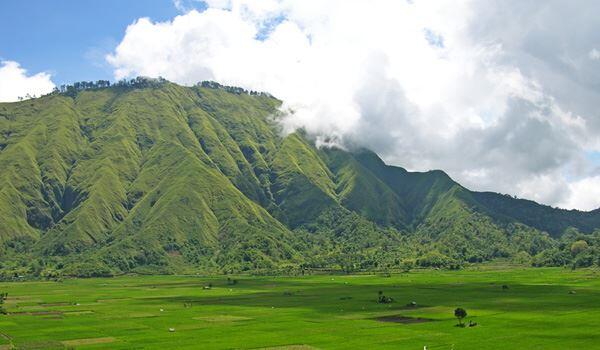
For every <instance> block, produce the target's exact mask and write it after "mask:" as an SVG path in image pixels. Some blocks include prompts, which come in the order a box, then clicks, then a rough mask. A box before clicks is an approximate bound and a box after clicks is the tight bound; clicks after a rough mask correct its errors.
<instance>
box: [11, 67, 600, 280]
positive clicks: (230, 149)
mask: <svg viewBox="0 0 600 350" xmlns="http://www.w3.org/2000/svg"><path fill="white" fill-rule="evenodd" d="M88 85H89V84H88ZM279 104H280V101H278V100H277V99H275V98H273V97H271V96H270V95H267V94H259V93H248V92H246V91H243V90H242V89H239V88H232V87H224V86H221V85H218V84H216V83H202V84H200V85H197V86H193V87H182V86H179V85H176V84H172V83H169V82H167V81H164V80H151V79H145V78H138V79H135V80H132V81H130V82H125V83H119V84H117V85H115V86H112V87H106V86H101V87H92V88H90V89H84V90H81V89H80V90H77V89H73V88H71V89H67V91H66V92H64V93H53V94H51V95H48V96H44V97H42V98H38V99H33V100H28V101H22V102H18V103H3V104H0V254H2V255H3V256H4V257H5V259H4V260H5V261H8V262H9V265H10V262H11V261H14V262H15V263H14V266H15V267H14V268H17V267H18V266H20V265H23V264H25V265H27V264H29V263H30V262H27V261H25V262H22V263H18V262H17V261H19V259H25V260H28V261H35V262H36V264H37V265H36V266H39V265H42V266H43V265H48V266H62V267H64V266H67V267H69V268H71V270H72V271H75V272H74V273H76V274H79V273H81V274H83V275H93V274H96V273H98V271H96V270H95V269H96V267H98V266H100V267H101V268H102V269H103V270H102V271H130V270H137V269H140V268H145V269H147V271H150V272H152V271H162V272H168V271H175V270H180V269H183V268H198V269H203V270H205V271H243V270H257V269H273V268H275V267H281V266H312V267H332V266H337V267H341V268H344V269H352V268H357V267H360V268H376V267H381V266H384V265H385V266H399V264H401V262H402V261H403V260H405V259H417V258H419V259H421V258H420V257H422V259H421V260H418V261H419V262H420V263H421V264H422V265H423V266H433V265H435V266H438V265H439V266H442V265H443V266H451V265H452V266H454V264H455V263H457V262H458V263H460V262H461V261H473V262H476V261H483V260H489V259H493V258H497V257H511V256H514V255H516V254H517V253H522V252H524V254H528V255H531V256H533V255H536V254H542V252H545V253H547V252H549V251H552V252H554V251H555V250H556V249H558V248H557V247H563V248H561V249H563V250H564V249H567V248H565V247H568V245H567V244H558V241H557V239H562V238H561V237H563V232H566V231H569V232H570V233H569V235H568V237H569V238H568V239H573V240H574V239H578V237H579V238H581V237H580V236H578V233H577V232H575V233H573V232H572V230H573V229H576V230H580V231H581V232H582V233H591V232H592V231H594V230H595V229H597V228H599V227H600V212H599V211H592V212H578V211H566V210H560V209H555V208H550V207H547V206H542V205H539V204H537V203H534V202H531V201H525V200H517V199H514V198H510V197H508V196H502V195H498V194H493V193H478V192H471V191H469V190H467V189H465V188H464V187H462V186H460V185H459V184H457V183H456V182H454V181H453V180H452V179H451V178H450V177H448V175H446V174H445V173H444V172H442V171H439V170H438V171H429V172H422V173H421V172H409V171H406V170H405V169H403V168H400V167H394V166H388V165H386V164H385V163H384V162H383V161H382V160H381V159H380V158H379V157H378V156H377V155H376V154H375V153H373V152H370V151H368V150H356V151H345V150H341V149H335V148H324V149H319V148H316V147H315V145H314V143H313V142H312V141H311V139H310V137H309V136H307V135H306V134H305V133H304V132H302V131H298V132H295V133H292V134H289V135H282V134H281V133H280V131H279V130H278V124H277V122H276V119H277V115H278V112H277V108H278V106H279ZM544 232H549V233H550V234H551V235H552V236H553V237H554V238H555V239H553V238H551V237H549V236H548V235H547V234H545V233H544ZM565 237H566V236H565ZM565 239H566V238H565ZM590 242H591V239H590ZM553 254H554V253H553ZM561 254H562V253H561ZM557 256H558V255H556V254H555V255H554V257H553V258H552V259H553V260H552V261H563V260H564V259H563V257H562V255H560V256H558V258H557ZM440 257H444V259H447V261H445V262H444V261H442V262H440ZM436 259H437V260H436ZM561 259H563V260H561ZM442 260H443V259H442ZM432 261H433V262H432ZM436 261H437V262H436ZM19 264H20V265H19ZM436 264H437V265H436ZM84 265H85V268H84V267H83V266H84ZM62 267H61V268H62ZM11 268H12V267H11ZM0 270H1V267H0ZM82 270H86V271H87V272H85V273H84V272H81V271H82ZM90 270H91V271H90ZM11 271H13V270H11ZM36 271H37V270H36ZM77 271H79V272H77ZM0 272H1V271H0ZM38 273H41V272H40V271H38ZM102 273H105V272H102Z"/></svg>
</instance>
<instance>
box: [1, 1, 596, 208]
mask: <svg viewBox="0 0 600 350" xmlns="http://www.w3.org/2000/svg"><path fill="white" fill-rule="evenodd" d="M23 13H27V14H28V16H21V15H20V14H23ZM597 13H600V3H598V2H597V1H594V0H572V1H563V0H546V1H538V0H463V1H454V0H410V1H409V0H406V1H405V0H386V1H383V0H320V1H317V0H303V1H291V0H207V1H197V0H174V1H173V0H160V1H159V0H144V1H142V0H129V1H121V0H109V1H102V2H99V1H91V0H77V1H75V0H63V1H57V2H48V1H42V0H38V1H32V0H29V1H16V0H15V1H3V2H1V3H0V101H14V100H16V99H17V98H18V97H19V96H25V95H26V94H30V95H40V94H43V93H45V92H48V91H49V90H51V89H52V88H53V87H54V86H55V85H60V84H65V83H69V82H74V81H80V80H98V79H109V80H117V79H122V78H129V77H135V76H138V75H143V76H150V77H156V76H162V77H164V78H166V79H169V80H171V81H174V82H177V83H179V84H184V85H190V84H194V83H196V82H198V81H201V80H216V81H219V82H221V83H224V84H228V85H237V86H242V87H245V88H248V89H253V90H260V91H268V92H270V93H272V94H274V95H275V96H276V97H278V98H280V99H281V100H282V101H283V102H284V103H283V106H282V107H281V109H282V111H283V112H284V115H285V117H284V119H283V120H282V124H283V126H284V130H285V131H286V132H291V131H293V130H295V129H296V128H304V129H305V130H307V131H308V132H309V134H311V135H312V136H313V137H314V138H315V139H316V140H317V144H318V145H320V146H322V147H332V146H336V147H342V148H345V149H350V150H351V149H355V148H359V147H367V148H370V149H372V150H374V151H376V152H377V153H378V154H379V155H380V156H382V157H383V158H384V160H385V161H386V162H388V163H389V164H393V165H399V166H403V167H405V168H407V169H409V170H413V171H426V170H430V169H442V170H444V171H446V172H447V173H449V174H450V176H452V177H453V178H454V179H455V180H457V181H459V182H460V183H461V184H463V185H464V186H466V187H468V188H470V189H473V190H479V191H496V192H500V193H506V194H510V195H515V196H518V197H521V198H528V199H533V200H536V201H538V202H541V203H544V204H548V205H552V206H558V207H562V208H569V209H572V208H573V209H580V210H590V209H594V208H598V207H600V108H599V107H600V106H599V103H600V102H599V101H600V16H597Z"/></svg>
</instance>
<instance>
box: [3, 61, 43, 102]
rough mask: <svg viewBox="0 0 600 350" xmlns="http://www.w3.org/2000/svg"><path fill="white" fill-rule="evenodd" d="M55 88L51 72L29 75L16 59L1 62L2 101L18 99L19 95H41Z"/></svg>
mask: <svg viewBox="0 0 600 350" xmlns="http://www.w3.org/2000/svg"><path fill="white" fill-rule="evenodd" d="M53 88H54V83H52V80H50V74H48V73H37V74H34V75H27V71H26V70H25V69H23V68H21V66H20V65H19V63H17V62H14V61H2V62H0V102H13V101H17V100H18V99H19V97H26V96H27V95H29V96H40V95H43V94H46V93H49V92H50V91H52V89H53Z"/></svg>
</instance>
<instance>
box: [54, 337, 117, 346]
mask: <svg viewBox="0 0 600 350" xmlns="http://www.w3.org/2000/svg"><path fill="white" fill-rule="evenodd" d="M116 340H117V339H115V338H113V337H104V338H84V339H71V340H63V341H61V343H62V344H63V345H64V346H78V345H94V344H107V343H112V342H114V341H116Z"/></svg>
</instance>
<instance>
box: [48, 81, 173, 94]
mask: <svg viewBox="0 0 600 350" xmlns="http://www.w3.org/2000/svg"><path fill="white" fill-rule="evenodd" d="M166 82H167V80H166V79H164V78H162V77H158V78H148V77H137V78H133V79H129V80H127V79H121V80H119V81H118V82H116V83H114V84H111V82H110V81H108V80H97V81H95V82H94V81H77V82H75V83H73V84H71V85H66V84H63V85H61V86H59V87H55V88H54V90H52V93H51V94H63V95H67V96H71V97H75V96H76V95H77V93H78V92H80V91H84V90H99V89H105V88H108V87H111V86H115V87H119V88H139V89H143V88H155V87H159V86H162V85H163V84H165V83H166Z"/></svg>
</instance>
